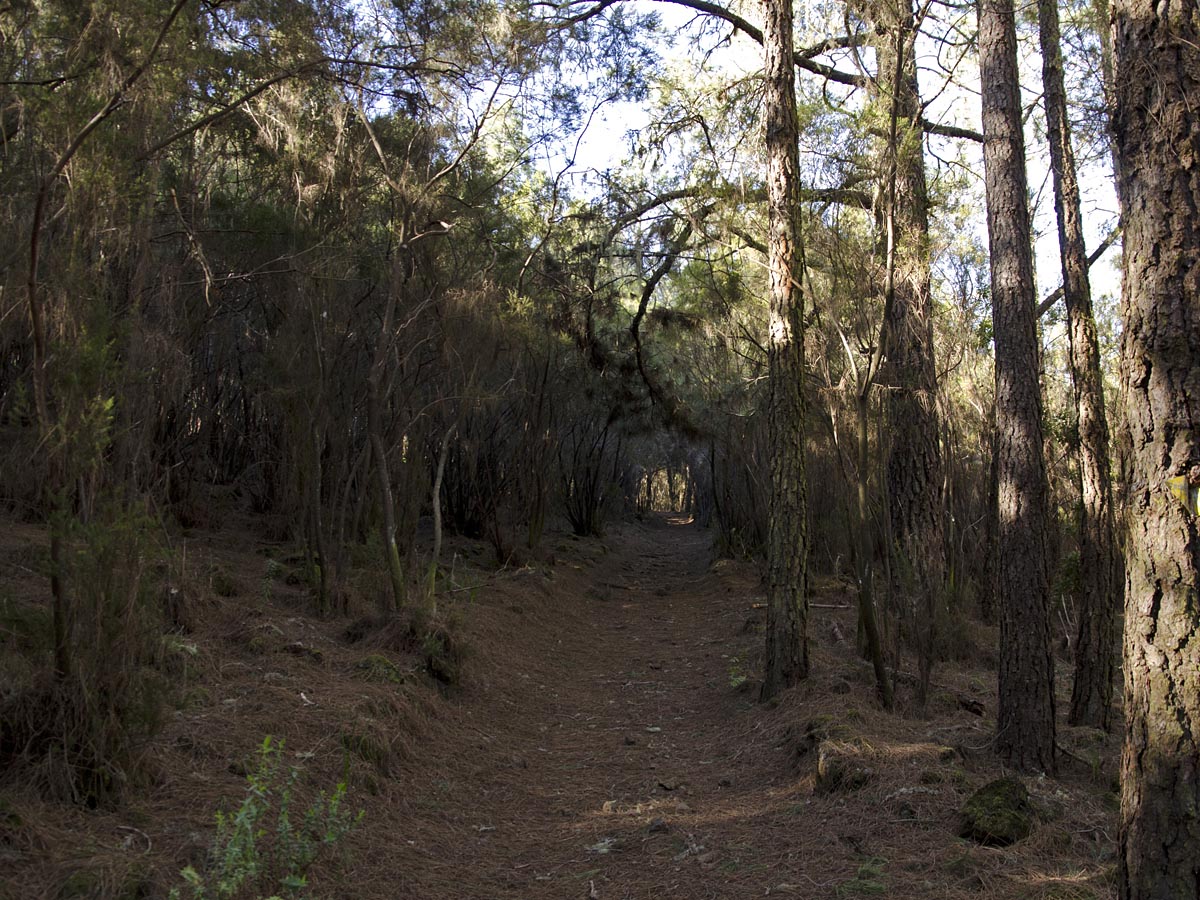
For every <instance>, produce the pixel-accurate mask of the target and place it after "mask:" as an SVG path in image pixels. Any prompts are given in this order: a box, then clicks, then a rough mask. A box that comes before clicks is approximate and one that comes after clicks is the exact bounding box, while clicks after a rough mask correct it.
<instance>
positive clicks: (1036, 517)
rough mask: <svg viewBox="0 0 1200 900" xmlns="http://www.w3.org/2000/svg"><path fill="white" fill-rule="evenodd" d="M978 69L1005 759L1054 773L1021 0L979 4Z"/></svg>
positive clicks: (999, 722) (1000, 724) (1000, 735)
mask: <svg viewBox="0 0 1200 900" xmlns="http://www.w3.org/2000/svg"><path fill="white" fill-rule="evenodd" d="M979 72H980V84H981V88H982V101H983V133H984V142H983V160H984V182H985V188H986V195H987V220H988V240H989V248H990V255H991V276H992V277H991V280H992V325H993V333H994V335H995V342H996V429H997V456H998V459H997V466H998V469H997V475H998V485H999V492H998V501H999V521H998V523H997V535H996V537H997V546H996V552H997V563H996V600H997V602H998V604H999V607H1000V675H999V704H998V708H997V716H996V752H997V753H998V754H999V755H1000V756H1001V758H1003V759H1004V760H1005V761H1006V762H1008V763H1009V764H1010V765H1012V766H1013V767H1014V768H1017V769H1021V770H1025V771H1046V772H1052V771H1054V768H1055V758H1054V658H1053V656H1052V655H1051V644H1050V604H1049V600H1050V587H1049V579H1048V576H1047V572H1046V531H1047V518H1048V515H1047V495H1048V490H1047V482H1046V465H1045V459H1044V457H1043V454H1042V402H1041V393H1040V391H1039V388H1038V342H1037V329H1036V321H1035V319H1034V293H1033V291H1034V287H1033V260H1032V253H1031V249H1030V230H1029V210H1028V205H1027V199H1026V198H1027V184H1026V176H1025V139H1024V135H1023V133H1022V128H1021V98H1020V88H1019V81H1018V77H1017V47H1016V28H1015V25H1014V22H1013V5H1012V0H981V2H980V4H979Z"/></svg>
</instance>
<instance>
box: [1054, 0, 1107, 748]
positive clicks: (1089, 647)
mask: <svg viewBox="0 0 1200 900" xmlns="http://www.w3.org/2000/svg"><path fill="white" fill-rule="evenodd" d="M1038 23H1039V27H1040V32H1041V44H1042V90H1043V97H1044V102H1045V104H1046V131H1047V135H1048V137H1049V139H1050V166H1051V171H1052V172H1053V177H1054V208H1055V212H1056V213H1057V216H1058V247H1059V257H1060V259H1061V261H1062V271H1063V296H1064V298H1065V300H1066V306H1067V323H1068V329H1067V334H1068V337H1069V339H1070V344H1071V378H1072V380H1073V382H1074V385H1075V409H1076V411H1077V413H1078V416H1079V477H1080V499H1081V501H1082V509H1081V510H1080V520H1079V568H1080V574H1081V579H1082V582H1083V585H1082V587H1083V605H1082V607H1081V609H1080V610H1079V637H1078V640H1077V641H1076V643H1075V681H1074V686H1073V688H1072V690H1071V711H1070V722H1071V724H1072V725H1091V726H1093V727H1096V728H1103V729H1105V730H1107V729H1108V728H1109V726H1110V724H1111V718H1112V716H1111V712H1110V710H1111V707H1112V692H1113V674H1114V669H1115V667H1116V666H1115V652H1116V648H1115V646H1114V644H1115V641H1116V626H1117V622H1116V615H1117V612H1116V611H1117V604H1118V590H1119V589H1118V586H1117V578H1118V571H1119V570H1118V567H1117V558H1116V544H1115V541H1114V529H1113V499H1112V478H1111V472H1110V463H1109V451H1108V445H1109V439H1108V419H1107V415H1106V413H1105V409H1104V377H1103V375H1102V374H1101V372H1100V341H1099V339H1098V338H1097V336H1096V318H1095V316H1094V315H1093V314H1092V291H1091V286H1090V285H1089V284H1088V263H1087V250H1086V248H1085V247H1084V243H1083V216H1082V212H1081V210H1080V203H1079V181H1078V179H1077V178H1076V174H1075V153H1074V150H1073V149H1072V146H1071V124H1070V120H1069V119H1068V117H1067V97H1066V91H1065V89H1064V87H1063V63H1062V47H1061V41H1060V38H1059V22H1058V0H1038Z"/></svg>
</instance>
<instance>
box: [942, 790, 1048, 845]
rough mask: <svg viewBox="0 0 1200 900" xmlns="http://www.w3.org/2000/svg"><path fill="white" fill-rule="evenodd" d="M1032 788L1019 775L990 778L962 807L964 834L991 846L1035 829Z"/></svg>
mask: <svg viewBox="0 0 1200 900" xmlns="http://www.w3.org/2000/svg"><path fill="white" fill-rule="evenodd" d="M1033 823H1034V816H1033V807H1032V806H1031V805H1030V802H1029V791H1027V790H1026V789H1025V785H1023V784H1021V782H1019V781H1017V780H1016V779H1015V778H999V779H997V780H995V781H990V782H988V783H987V784H985V785H984V786H983V787H981V788H980V789H979V790H977V791H976V792H975V793H974V794H972V795H971V796H970V797H969V798H968V799H967V802H966V803H965V804H963V808H962V824H961V827H960V828H959V832H958V833H959V835H960V836H961V837H965V838H969V839H970V840H973V841H978V842H979V843H981V844H985V845H987V846H989V847H1007V846H1009V845H1010V844H1015V843H1016V842H1017V841H1019V840H1022V839H1023V838H1026V837H1028V836H1029V833H1030V832H1031V831H1032V830H1033Z"/></svg>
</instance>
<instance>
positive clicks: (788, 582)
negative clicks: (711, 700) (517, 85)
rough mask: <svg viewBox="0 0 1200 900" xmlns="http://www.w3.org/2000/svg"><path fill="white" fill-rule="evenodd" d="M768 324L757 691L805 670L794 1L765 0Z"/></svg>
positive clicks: (769, 692) (767, 692) (765, 693)
mask: <svg viewBox="0 0 1200 900" xmlns="http://www.w3.org/2000/svg"><path fill="white" fill-rule="evenodd" d="M763 6H764V10H763V11H764V19H765V22H764V24H765V27H764V29H763V35H764V37H763V44H764V47H765V56H766V64H765V75H766V97H765V109H766V125H767V135H766V144H767V203H768V209H769V217H770V226H769V227H770V235H769V239H768V241H767V245H768V251H769V253H768V257H769V261H770V290H771V298H770V326H769V334H768V344H767V366H768V383H769V397H768V401H767V404H768V405H767V430H768V434H769V441H770V466H771V500H770V504H771V505H770V510H769V513H768V519H769V535H768V539H767V647H766V667H765V672H764V675H763V686H762V697H763V699H764V700H765V699H768V698H770V697H771V696H773V695H774V694H776V693H777V692H778V691H780V690H782V689H783V688H786V687H789V686H790V685H793V684H795V683H796V682H797V681H799V680H800V679H802V678H805V677H806V676H807V675H808V634H807V632H808V600H807V598H806V596H805V590H806V587H807V585H806V580H807V579H806V575H807V565H808V528H807V521H806V516H807V509H806V507H807V498H806V496H805V483H804V294H803V292H802V290H801V286H800V280H801V277H802V275H803V272H804V245H803V242H802V237H801V232H800V172H799V147H798V137H799V135H798V127H797V124H796V82H795V78H796V76H795V69H794V68H793V66H792V2H791V0H765V2H764V4H763Z"/></svg>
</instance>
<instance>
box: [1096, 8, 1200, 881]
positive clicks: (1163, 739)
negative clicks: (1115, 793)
mask: <svg viewBox="0 0 1200 900" xmlns="http://www.w3.org/2000/svg"><path fill="white" fill-rule="evenodd" d="M1198 26H1200V21H1198V20H1197V9H1196V3H1195V0H1188V2H1184V3H1180V4H1176V5H1168V4H1156V3H1152V2H1150V0H1117V2H1115V3H1114V4H1113V27H1114V37H1115V40H1114V51H1115V61H1116V100H1117V107H1116V113H1117V114H1116V117H1115V120H1114V123H1113V130H1114V135H1115V138H1116V143H1117V148H1118V151H1119V154H1120V172H1121V191H1120V193H1121V200H1122V205H1123V209H1122V212H1123V220H1124V244H1125V269H1124V272H1125V279H1124V286H1123V291H1122V304H1121V305H1122V310H1121V313H1122V320H1123V322H1124V333H1123V336H1122V346H1121V385H1122V389H1123V392H1124V405H1125V418H1126V426H1127V429H1128V435H1129V437H1130V439H1131V441H1132V446H1131V447H1130V449H1129V456H1128V466H1129V470H1130V471H1129V472H1128V473H1127V478H1126V479H1125V480H1126V482H1127V483H1128V484H1129V485H1130V488H1129V500H1128V506H1127V509H1128V518H1127V527H1128V540H1127V543H1126V551H1125V718H1126V727H1125V748H1124V752H1123V755H1122V762H1121V769H1122V773H1121V774H1122V786H1121V829H1120V850H1121V896H1122V897H1123V898H1125V900H1143V898H1145V900H1150V898H1158V897H1197V896H1200V863H1198V862H1197V861H1198V860H1200V815H1198V812H1197V811H1198V810H1200V679H1198V678H1197V672H1200V640H1197V628H1198V627H1200V608H1198V606H1197V591H1198V589H1200V518H1198V510H1197V499H1196V484H1197V481H1200V294H1198V293H1197V290H1198V286H1200V228H1198V226H1197V219H1196V210H1197V209H1198V208H1200V168H1198V167H1197V159H1198V156H1200V116H1198V114H1197V105H1196V104H1197V97H1200V68H1198V66H1197V50H1196V48H1197V47H1198V46H1200V27H1198ZM1181 501H1186V503H1185V502H1181Z"/></svg>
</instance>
